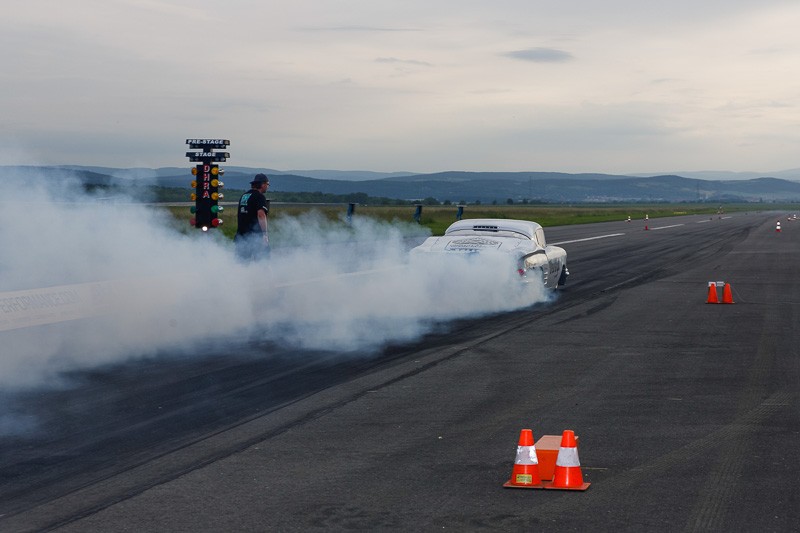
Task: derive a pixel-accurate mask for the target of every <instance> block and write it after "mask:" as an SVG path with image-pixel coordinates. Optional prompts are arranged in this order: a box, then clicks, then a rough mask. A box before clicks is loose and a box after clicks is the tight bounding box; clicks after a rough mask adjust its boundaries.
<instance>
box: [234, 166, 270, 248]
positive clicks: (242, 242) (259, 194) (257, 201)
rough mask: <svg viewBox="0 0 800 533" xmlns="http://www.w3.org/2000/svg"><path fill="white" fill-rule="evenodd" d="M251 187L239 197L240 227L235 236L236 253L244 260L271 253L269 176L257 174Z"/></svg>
mask: <svg viewBox="0 0 800 533" xmlns="http://www.w3.org/2000/svg"><path fill="white" fill-rule="evenodd" d="M250 187H251V189H250V190H249V191H247V192H246V193H244V194H243V195H242V197H241V198H240V199H239V208H238V209H239V212H238V224H239V227H238V228H237V230H236V235H235V236H234V238H233V241H234V243H235V245H236V255H238V256H239V257H240V258H241V259H243V260H255V259H261V258H264V257H267V256H268V255H269V234H268V232H267V216H268V215H269V201H268V200H267V197H266V196H264V193H265V192H267V188H269V178H268V177H267V176H266V175H265V174H256V176H255V178H253V181H251V182H250Z"/></svg>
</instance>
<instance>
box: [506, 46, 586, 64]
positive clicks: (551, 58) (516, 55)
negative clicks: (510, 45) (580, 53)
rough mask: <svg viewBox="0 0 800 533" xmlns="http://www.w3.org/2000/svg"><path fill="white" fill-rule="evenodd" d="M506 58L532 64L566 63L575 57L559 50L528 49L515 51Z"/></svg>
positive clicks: (507, 54)
mask: <svg viewBox="0 0 800 533" xmlns="http://www.w3.org/2000/svg"><path fill="white" fill-rule="evenodd" d="M505 56H506V57H510V58H512V59H519V60H521V61H530V62H532V63H566V62H567V61H572V60H573V59H575V57H574V56H573V55H572V54H570V53H569V52H565V51H564V50H559V49H557V48H542V47H540V48H528V49H527V50H515V51H513V52H508V53H506V54H505Z"/></svg>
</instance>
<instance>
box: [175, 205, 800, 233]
mask: <svg viewBox="0 0 800 533" xmlns="http://www.w3.org/2000/svg"><path fill="white" fill-rule="evenodd" d="M225 208H226V209H225V211H224V212H223V214H222V219H223V220H224V223H223V225H222V226H221V227H220V229H221V230H222V233H223V234H224V235H225V236H227V237H229V238H233V235H234V233H236V206H235V205H226V206H225ZM719 208H720V205H719V204H652V205H648V204H631V205H569V206H567V205H565V206H558V205H507V206H504V205H467V206H465V207H464V214H463V218H465V219H467V218H508V219H520V220H533V221H536V222H538V223H539V224H541V225H542V226H544V227H545V228H546V227H548V226H565V225H570V224H588V223H591V222H609V221H614V220H626V219H627V218H628V217H629V216H630V217H631V219H634V220H637V219H638V220H642V219H644V217H645V215H647V216H648V217H649V218H659V217H670V216H679V215H703V214H707V215H714V214H717V213H718V210H719ZM166 209H169V211H170V213H171V214H172V215H173V217H175V219H176V223H177V224H176V227H178V228H181V227H183V228H186V230H187V231H189V230H190V229H191V226H190V225H189V219H190V218H191V216H192V215H191V214H190V213H189V208H188V207H168V208H166ZM722 209H723V212H724V213H733V212H747V211H750V212H753V211H786V212H792V213H794V212H796V211H797V210H799V209H798V206H797V205H796V204H786V205H781V204H725V205H723V206H722ZM456 210H457V208H456V206H455V205H450V206H424V207H423V208H422V216H421V218H420V221H419V223H420V224H421V225H423V226H425V227H427V228H429V229H430V230H431V233H432V234H433V235H441V234H443V233H444V230H445V229H446V228H447V226H449V225H450V224H452V223H453V222H455V220H456ZM309 211H317V212H318V213H319V214H321V215H322V216H324V217H326V218H327V219H329V220H331V221H332V222H337V221H340V220H341V219H342V218H344V216H345V214H346V211H347V205H346V204H341V205H308V204H274V203H273V204H272V208H271V212H270V224H275V225H277V224H280V220H281V218H282V217H297V216H300V215H303V214H305V213H308V212H309ZM414 211H415V208H414V206H386V207H383V206H357V207H356V210H355V216H357V217H370V218H373V219H377V220H382V221H386V222H392V221H402V222H410V223H411V222H414V219H413V216H414Z"/></svg>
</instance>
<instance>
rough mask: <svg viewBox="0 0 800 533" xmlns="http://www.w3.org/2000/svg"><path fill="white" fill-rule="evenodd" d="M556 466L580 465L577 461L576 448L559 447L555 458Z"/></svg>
mask: <svg viewBox="0 0 800 533" xmlns="http://www.w3.org/2000/svg"><path fill="white" fill-rule="evenodd" d="M556 466H581V463H580V461H578V448H561V449H560V450H559V451H558V457H557V458H556Z"/></svg>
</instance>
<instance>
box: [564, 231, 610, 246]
mask: <svg viewBox="0 0 800 533" xmlns="http://www.w3.org/2000/svg"><path fill="white" fill-rule="evenodd" d="M620 235H625V234H624V233H611V234H609V235H598V236H597V237H586V238H585V239H575V240H574V241H561V242H551V243H550V244H552V245H553V246H561V245H562V244H572V243H573V242H584V241H594V240H596V239H608V238H609V237H619V236H620Z"/></svg>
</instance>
